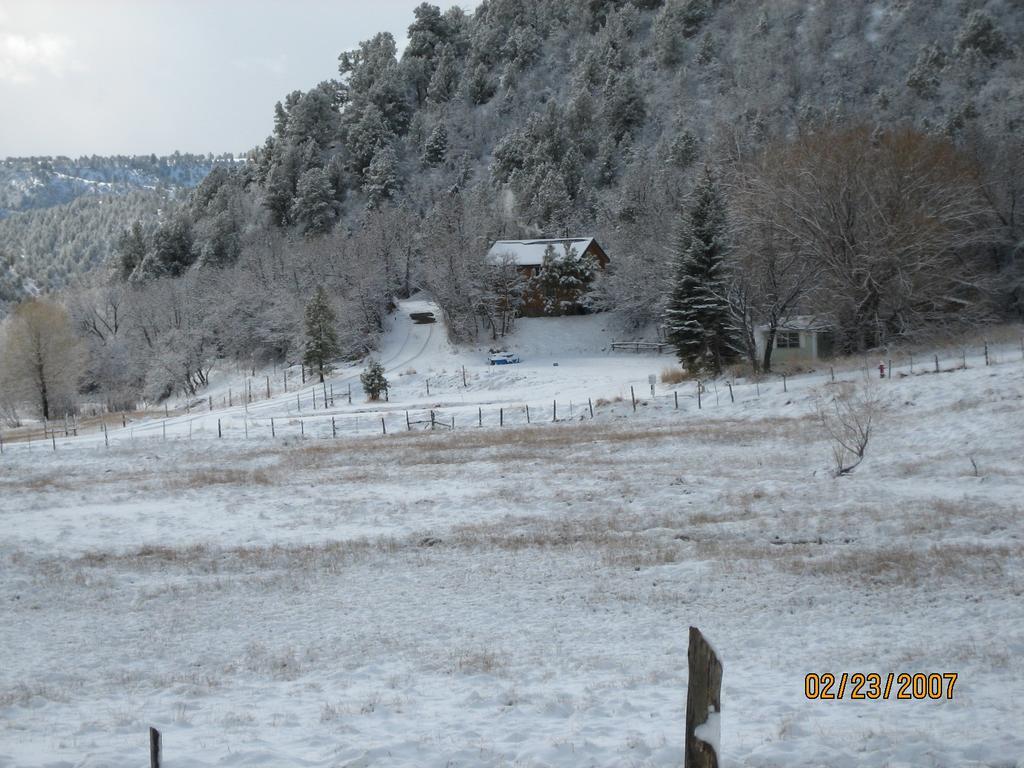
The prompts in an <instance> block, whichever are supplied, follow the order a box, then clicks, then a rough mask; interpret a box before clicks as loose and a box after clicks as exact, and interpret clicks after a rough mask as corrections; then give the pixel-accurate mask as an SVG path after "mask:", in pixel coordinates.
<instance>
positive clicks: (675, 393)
mask: <svg viewBox="0 0 1024 768" xmlns="http://www.w3.org/2000/svg"><path fill="white" fill-rule="evenodd" d="M672 396H673V397H674V398H675V401H676V410H677V411H678V410H679V390H678V389H677V390H676V391H675V392H673V393H672Z"/></svg>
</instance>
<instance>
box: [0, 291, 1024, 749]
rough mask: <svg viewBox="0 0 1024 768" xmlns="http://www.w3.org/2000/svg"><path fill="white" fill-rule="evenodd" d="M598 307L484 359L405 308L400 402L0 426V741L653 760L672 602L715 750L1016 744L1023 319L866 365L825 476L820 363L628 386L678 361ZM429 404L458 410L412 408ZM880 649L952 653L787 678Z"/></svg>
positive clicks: (677, 708) (267, 404)
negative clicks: (651, 348)
mask: <svg viewBox="0 0 1024 768" xmlns="http://www.w3.org/2000/svg"><path fill="white" fill-rule="evenodd" d="M422 309H424V305H422V304H421V305H415V304H413V305H407V306H403V307H402V312H403V313H406V314H407V313H408V312H410V311H418V310H422ZM613 337H614V331H613V330H612V329H609V328H607V327H605V323H604V319H603V318H602V317H601V316H593V317H589V318H565V319H561V320H533V321H523V322H522V324H521V325H520V327H519V329H518V332H517V335H516V337H515V339H514V341H511V342H510V343H509V345H508V348H509V349H511V350H514V351H517V352H519V353H520V354H521V355H522V357H523V360H524V362H523V363H522V364H521V365H518V366H508V367H507V369H506V368H489V367H487V366H486V365H484V360H485V357H486V352H487V348H488V347H489V346H490V345H488V344H483V345H482V346H481V347H480V348H479V349H476V350H454V349H451V348H450V347H449V346H448V344H447V342H446V341H445V339H444V333H443V327H442V326H441V325H433V326H431V325H415V324H412V323H410V322H407V321H406V318H405V316H404V315H402V314H400V315H399V316H398V317H396V320H395V323H394V326H393V327H392V329H391V330H390V332H389V334H388V336H387V337H386V338H385V340H384V344H383V345H382V351H381V358H382V360H383V362H384V363H385V366H386V368H387V369H388V371H389V374H388V375H389V378H390V379H391V380H392V382H393V387H392V390H391V401H390V402H389V403H386V404H379V405H376V404H367V403H364V402H359V400H360V399H361V398H357V397H354V398H353V400H354V402H353V404H352V405H351V406H349V405H348V403H347V397H346V398H340V397H339V392H341V391H346V392H347V385H348V383H350V382H353V383H357V379H355V378H354V377H356V376H357V375H358V367H352V368H349V369H343V370H340V371H338V372H337V374H336V375H335V376H334V377H333V378H332V380H331V381H329V382H328V388H329V387H330V385H331V384H333V385H334V390H335V405H334V406H333V407H328V409H327V410H326V411H325V410H323V409H322V408H320V407H319V406H318V410H317V411H316V412H315V413H314V412H313V411H312V405H311V404H309V405H307V404H306V403H305V402H303V405H302V408H303V410H302V411H301V412H299V411H298V408H297V406H296V405H295V403H294V393H293V392H290V393H289V394H288V395H287V396H285V395H283V394H282V395H277V394H276V391H275V396H274V397H273V398H271V399H270V400H268V401H259V402H255V403H252V404H250V405H249V406H248V409H249V413H248V420H246V412H245V407H239V406H235V407H234V408H233V409H230V410H222V409H218V410H215V411H213V412H212V413H211V412H195V411H193V412H192V413H191V414H186V415H181V416H178V417H172V418H170V419H168V420H167V423H166V429H167V435H168V437H167V439H166V440H164V439H163V430H164V428H165V425H164V424H163V423H162V421H163V420H159V419H155V420H153V421H151V422H147V423H136V424H134V425H132V426H130V427H129V428H128V429H127V430H116V431H115V430H112V431H111V432H110V439H111V440H110V447H109V448H105V447H104V443H103V438H102V436H101V435H97V434H95V433H93V434H90V435H85V436H83V437H80V438H78V439H77V440H75V439H69V440H66V441H64V440H58V441H57V450H56V451H53V450H52V445H49V444H47V445H43V444H40V443H35V444H33V445H27V444H17V445H9V446H7V447H6V452H5V453H4V455H3V457H2V458H0V494H2V495H0V602H2V605H3V606H4V614H3V616H4V620H3V621H2V622H0V766H7V765H11V766H130V765H138V764H140V763H144V761H145V759H146V749H147V734H146V726H148V725H155V726H156V727H158V728H160V729H161V731H162V732H163V736H164V757H165V765H167V766H168V767H169V768H174V766H214V765H273V766H278V765H305V766H350V767H355V766H410V767H411V766H428V767H433V766H438V767H440V766H616V767H618V766H678V765H681V764H682V731H683V709H684V704H685V694H686V682H687V681H686V677H687V675H686V643H687V628H688V627H689V626H690V625H695V626H698V627H700V628H701V629H702V631H703V632H704V633H705V634H706V635H707V636H708V637H709V638H710V639H711V641H712V642H713V643H714V644H715V647H716V648H717V650H718V652H719V654H720V656H721V657H722V661H723V665H724V669H725V673H724V684H723V696H722V699H723V711H722V717H721V723H720V725H721V745H722V758H723V759H722V762H723V764H725V765H750V766H776V765H777V766H879V767H880V766H993V767H995V766H998V767H1001V768H1005V767H1006V766H1021V765H1024V718H1022V717H1021V715H1020V706H1019V702H1020V700H1021V697H1022V696H1024V665H1021V663H1020V659H1021V657H1022V655H1024V580H1022V577H1024V565H1022V562H1024V561H1022V558H1021V555H1022V554H1024V540H1022V533H1024V515H1022V512H1024V452H1022V446H1024V441H1022V438H1021V435H1022V434H1024V362H1022V361H1021V357H1020V353H1019V350H1015V349H1014V348H1012V347H1010V346H1007V348H1005V349H994V350H993V363H994V364H993V365H991V366H988V367H986V366H985V365H984V364H983V361H979V360H977V359H975V358H970V359H969V360H968V363H969V367H968V368H967V369H966V370H950V371H947V370H946V369H947V368H952V367H954V364H955V363H958V362H959V358H957V359H955V360H954V359H953V357H952V355H951V357H950V360H949V361H947V362H948V365H947V364H945V363H944V364H943V365H942V368H943V370H944V372H942V373H939V374H935V373H931V372H925V371H929V370H931V368H930V366H924V367H923V368H922V366H921V364H920V363H919V364H918V366H917V368H916V370H915V373H914V375H909V370H900V371H899V372H898V373H897V375H896V376H894V378H892V379H887V380H885V381H875V382H874V383H875V385H876V386H877V387H878V388H879V390H880V392H881V394H882V395H883V397H884V398H885V400H886V402H887V404H888V407H887V410H886V411H885V414H884V417H883V418H882V420H881V421H880V423H879V424H878V428H877V432H876V434H875V436H874V437H873V438H872V442H871V443H870V445H869V448H868V452H867V458H866V460H865V461H864V463H863V464H862V465H861V466H860V467H859V468H858V469H857V470H856V471H855V472H854V473H853V474H852V475H851V476H848V477H844V478H840V479H836V478H833V477H832V476H831V474H830V472H829V463H830V457H829V448H828V444H827V442H826V441H825V440H824V439H823V437H822V435H821V433H820V431H819V429H818V427H817V425H816V422H815V419H814V415H813V414H814V397H815V395H816V394H817V393H820V392H827V391H829V389H830V387H831V384H830V382H829V378H830V377H829V374H828V371H827V370H825V371H820V372H818V373H817V374H811V375H807V376H801V377H793V378H790V379H789V381H788V382H787V384H786V389H785V391H783V385H782V382H781V381H780V380H771V381H766V382H762V383H760V384H757V385H755V384H754V383H753V382H749V383H748V382H740V383H738V384H737V385H736V386H735V388H734V396H735V400H736V401H735V402H732V400H731V399H730V397H729V394H728V391H727V389H725V388H724V386H723V383H719V384H718V392H717V395H716V393H715V392H714V390H713V389H712V391H710V392H707V393H706V394H705V395H704V398H703V400H702V408H701V409H699V410H698V408H697V404H696V398H695V394H696V392H695V385H694V384H693V383H692V382H685V383H683V384H680V385H679V387H678V392H679V408H678V409H677V408H676V406H675V397H674V391H673V389H671V388H669V389H664V388H663V385H661V384H660V383H659V384H658V385H657V386H656V397H655V398H653V399H652V398H651V397H650V392H649V389H648V385H647V376H648V374H650V373H657V372H658V371H660V370H661V369H662V368H663V367H666V366H667V365H669V364H670V363H671V360H670V358H668V357H667V356H664V357H661V358H658V357H657V356H647V355H639V356H638V355H632V354H628V353H627V354H619V353H615V354H613V353H611V352H609V351H608V344H609V343H610V341H611V340H612V338H613ZM554 363H558V365H557V366H555V365H554ZM463 365H465V366H466V371H467V385H466V386H464V385H463V381H462V366H463ZM900 373H904V374H908V375H903V376H901V375H899V374H900ZM860 375H861V374H860V373H859V372H857V371H846V372H837V376H839V377H840V378H843V377H845V378H848V379H850V380H855V379H857V378H858V377H859V376H860ZM428 381H429V383H430V391H431V394H430V395H429V396H428V395H427V394H426V386H427V382H428ZM221 384H223V386H225V387H226V386H229V385H231V384H229V382H228V381H227V380H224V381H222V382H221ZM235 385H237V382H236V383H235ZM630 386H633V387H634V390H635V392H636V394H637V396H638V397H642V399H641V403H640V404H639V405H638V406H637V408H636V410H635V412H634V409H633V406H632V404H631V401H630V393H629V388H630ZM254 389H255V387H254ZM311 391H312V389H311V388H307V389H305V390H304V392H303V395H304V396H305V397H309V393H310V392H311ZM328 391H329V390H328ZM303 395H300V398H301V397H302V396H303ZM588 397H589V398H591V399H592V401H593V402H594V404H595V417H594V418H593V419H591V418H590V414H589V407H588V406H587V405H586V402H587V398H588ZM618 397H622V398H623V399H622V400H617V399H616V398H618ZM342 399H345V400H346V402H344V403H342V402H341V401H342ZM555 399H557V401H558V404H559V406H558V407H559V414H558V417H559V419H560V423H558V424H552V423H551V410H550V409H551V401H552V400H555ZM599 400H600V402H599ZM570 401H571V402H572V404H573V405H572V407H573V411H572V416H571V418H566V417H568V416H569V413H568V408H569V402H570ZM527 403H529V404H530V405H531V409H533V412H534V414H538V413H542V414H543V417H536V416H535V417H534V418H533V423H532V424H531V425H529V426H527V425H526V424H525V412H524V408H523V406H525V405H526V404H527ZM321 405H322V404H321ZM431 408H433V409H435V410H436V411H437V412H438V413H440V414H441V415H444V416H448V415H455V417H456V420H457V425H456V429H455V430H454V431H452V432H441V431H437V432H425V431H422V430H414V431H412V432H407V431H406V430H405V411H406V410H410V412H411V413H412V414H413V415H414V416H415V415H416V414H419V415H420V416H422V414H423V413H425V412H426V411H428V410H429V409H431ZM478 408H480V409H482V410H483V413H484V421H485V426H484V428H482V429H481V428H477V427H476V426H475V424H476V419H477V417H478V413H479V411H478V410H477V409H478ZM499 408H502V409H504V410H503V413H504V415H505V417H506V419H507V420H506V427H505V428H504V429H499V428H498V426H497V410H498V409H499ZM584 409H586V410H584ZM271 416H273V417H274V418H275V429H276V430H277V432H276V435H277V436H276V439H271V437H270V432H269V418H270V417H271ZM332 416H333V417H334V418H335V428H336V429H337V430H339V434H338V438H337V439H329V435H330V434H331V427H330V418H331V417H332ZM381 416H383V417H384V418H385V423H386V425H387V426H388V427H389V434H388V435H387V436H384V435H382V434H381V433H380V432H381V430H380V429H379V426H380V418H381ZM581 416H582V417H583V418H582V420H581ZM300 418H301V419H302V424H301V430H302V431H304V432H305V434H306V437H305V439H302V438H301V437H300V433H299V430H300V425H299V424H298V420H299V419H300ZM218 419H221V421H222V428H225V427H226V428H227V429H225V437H224V438H223V439H219V440H218V439H217V438H216V430H217V420H218ZM246 423H248V429H249V438H248V439H246V438H245V437H244V429H245V425H246ZM509 425H511V426H509ZM189 428H191V434H192V439H191V440H189V439H188V430H189ZM356 430H359V434H356ZM124 433H128V434H127V435H126V434H124ZM890 671H893V672H897V673H899V672H940V673H941V672H957V673H959V678H958V681H957V683H956V686H955V688H954V693H953V698H952V700H943V701H895V700H892V701H879V702H872V701H848V700H847V701H809V700H807V699H806V698H805V696H804V676H805V675H806V674H807V673H808V672H833V673H841V672H880V673H887V672H890Z"/></svg>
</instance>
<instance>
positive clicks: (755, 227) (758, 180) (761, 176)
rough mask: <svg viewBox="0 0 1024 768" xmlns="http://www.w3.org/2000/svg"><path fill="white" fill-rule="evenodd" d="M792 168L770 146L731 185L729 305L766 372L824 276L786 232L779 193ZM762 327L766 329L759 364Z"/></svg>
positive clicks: (753, 362)
mask: <svg viewBox="0 0 1024 768" xmlns="http://www.w3.org/2000/svg"><path fill="white" fill-rule="evenodd" d="M788 170H789V163H788V159H787V156H786V152H785V151H779V149H778V148H769V149H768V150H766V151H764V152H762V153H761V154H760V155H758V156H757V157H755V158H753V159H752V160H750V161H748V162H746V163H742V164H740V165H739V166H738V170H737V171H736V172H735V173H734V174H733V177H732V179H731V181H730V183H729V192H730V198H731V204H732V209H733V217H732V224H733V232H732V239H733V243H734V246H733V258H732V265H731V266H732V269H731V274H732V276H733V280H732V285H731V286H730V292H729V303H730V306H731V307H732V310H733V316H734V319H735V321H736V323H737V326H738V327H739V328H740V329H741V330H742V332H743V341H744V344H745V346H746V348H747V356H748V358H749V359H750V362H751V365H752V367H753V368H754V370H755V371H756V370H759V369H760V370H762V371H764V372H765V373H770V372H771V369H772V351H773V349H774V347H775V336H776V334H777V333H778V330H779V328H781V327H782V326H783V325H784V324H785V322H786V321H787V320H789V319H790V318H791V317H793V315H795V314H798V313H799V312H800V311H801V310H802V309H803V308H804V307H805V305H806V304H807V303H808V300H809V297H810V296H811V295H812V294H813V293H814V292H815V291H816V290H817V289H818V287H819V285H820V277H821V263H820V261H818V260H817V259H815V258H813V254H811V253H808V252H807V250H806V249H805V248H804V247H802V244H801V242H800V241H799V240H797V239H796V238H794V237H792V236H791V235H790V234H789V233H788V232H787V231H786V227H785V225H784V223H783V221H782V217H781V215H780V211H779V206H778V199H777V197H778V189H779V188H780V187H782V186H784V185H785V183H786V174H787V172H788ZM758 325H764V326H766V331H767V334H766V339H765V345H764V352H763V355H762V357H761V359H760V360H758V359H757V343H756V338H755V331H756V327H757V326H758Z"/></svg>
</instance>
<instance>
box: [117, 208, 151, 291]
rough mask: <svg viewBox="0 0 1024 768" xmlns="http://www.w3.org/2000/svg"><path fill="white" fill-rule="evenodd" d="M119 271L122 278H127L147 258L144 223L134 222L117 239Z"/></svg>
mask: <svg viewBox="0 0 1024 768" xmlns="http://www.w3.org/2000/svg"><path fill="white" fill-rule="evenodd" d="M117 256H118V260H117V271H118V274H119V276H120V277H121V279H122V280H127V279H128V278H129V277H131V275H132V273H133V272H134V271H135V270H136V269H137V268H138V266H139V264H141V263H142V260H143V259H145V258H146V236H145V234H143V232H142V224H141V223H139V222H138V221H135V222H132V225H131V227H130V228H129V229H126V230H125V231H124V232H122V233H121V236H120V237H119V238H118V240H117Z"/></svg>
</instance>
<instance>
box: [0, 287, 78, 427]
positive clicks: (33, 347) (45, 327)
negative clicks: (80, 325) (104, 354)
mask: <svg viewBox="0 0 1024 768" xmlns="http://www.w3.org/2000/svg"><path fill="white" fill-rule="evenodd" d="M3 350H4V359H3V365H2V368H3V370H4V374H3V377H4V379H5V382H4V383H5V385H7V386H9V387H10V388H11V389H10V391H11V392H12V393H13V399H23V400H26V401H30V402H32V403H34V404H35V406H36V407H37V408H38V411H39V414H40V415H41V416H42V417H43V418H44V419H49V418H51V417H53V416H55V415H57V414H61V413H68V412H70V411H72V410H73V409H74V408H75V401H76V396H77V392H78V382H79V379H80V377H81V374H82V368H83V364H84V354H83V347H82V344H81V341H80V340H79V339H78V338H77V337H76V336H75V333H74V331H73V330H72V327H71V320H70V319H69V317H68V313H67V312H66V311H65V310H64V308H63V307H62V306H60V305H59V304H54V303H52V302H49V301H44V300H42V299H33V300H31V301H26V302H24V303H22V304H19V305H18V306H17V307H15V309H14V312H13V313H12V314H11V316H10V317H9V318H8V319H7V322H6V327H5V328H4V344H3ZM5 388H6V387H5Z"/></svg>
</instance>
